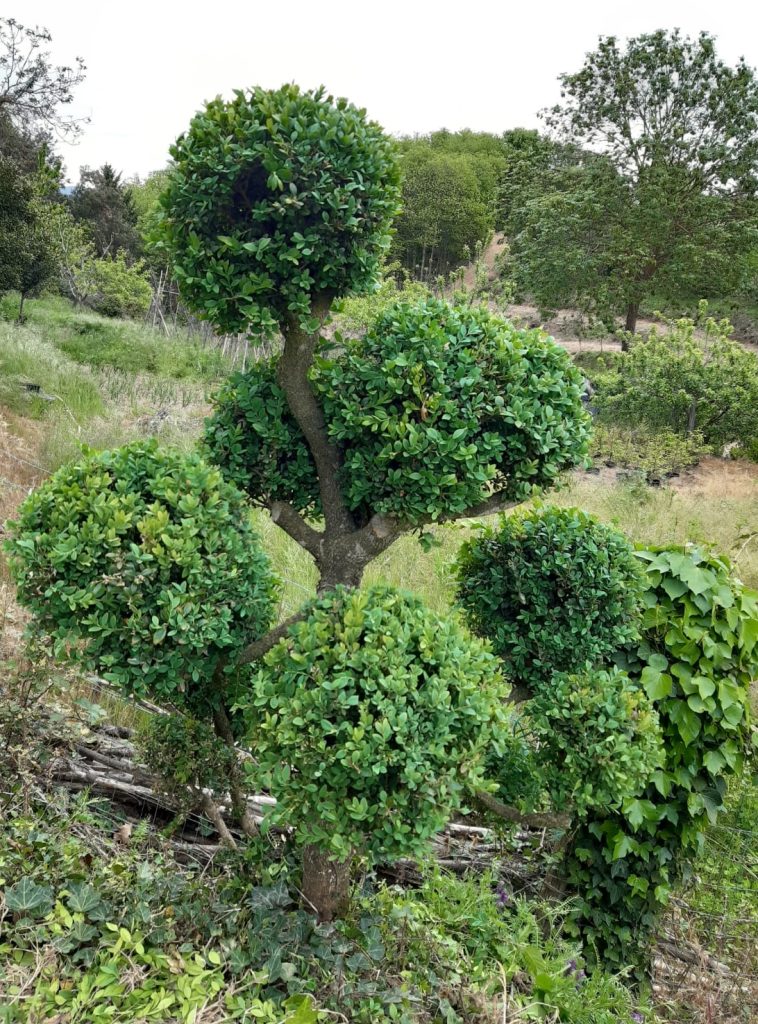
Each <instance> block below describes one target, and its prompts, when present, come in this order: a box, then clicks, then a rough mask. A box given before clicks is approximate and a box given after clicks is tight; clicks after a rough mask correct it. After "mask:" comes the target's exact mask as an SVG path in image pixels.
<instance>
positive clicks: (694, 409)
mask: <svg viewBox="0 0 758 1024" xmlns="http://www.w3.org/2000/svg"><path fill="white" fill-rule="evenodd" d="M706 311H707V306H706V304H705V303H701V310H700V316H699V318H698V320H688V319H682V320H674V321H669V322H668V325H667V333H666V334H665V335H664V334H659V333H658V331H657V330H656V329H655V328H653V329H652V330H651V332H650V335H649V336H648V337H647V338H646V339H641V340H640V341H637V342H635V343H634V344H633V346H632V348H631V351H630V352H628V353H623V354H621V356H620V357H619V358H618V359H617V360H616V361H615V365H614V368H613V369H611V370H610V371H608V372H607V373H605V374H601V375H600V376H598V377H597V378H596V383H597V393H596V395H595V399H594V402H595V405H596V406H597V408H598V410H599V413H600V415H601V417H602V418H604V419H608V420H610V421H611V422H613V423H619V422H621V423H624V424H629V425H631V426H633V427H635V428H636V427H639V425H640V423H643V424H645V425H647V426H648V427H650V428H652V429H653V430H659V429H667V430H673V431H674V432H675V433H677V434H689V433H691V432H693V431H695V430H697V431H699V432H700V433H701V434H702V437H703V439H704V441H705V443H706V444H708V445H711V446H713V447H716V448H722V447H723V446H724V445H725V444H728V443H729V442H732V441H747V440H748V439H749V438H751V437H755V436H756V434H758V356H756V354H755V353H754V352H750V351H749V350H748V349H746V348H745V347H744V346H743V345H740V344H739V343H738V342H736V341H733V340H732V339H731V338H730V337H729V335H730V333H731V329H732V328H731V325H730V324H729V322H728V321H726V320H721V321H718V322H717V321H716V320H714V319H713V318H712V317H707V316H706ZM696 329H697V330H698V331H699V332H701V333H696Z"/></svg>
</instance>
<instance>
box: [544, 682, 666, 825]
mask: <svg viewBox="0 0 758 1024" xmlns="http://www.w3.org/2000/svg"><path fill="white" fill-rule="evenodd" d="M526 719H527V721H526V724H525V731H526V734H527V736H528V737H529V740H530V741H531V744H532V745H533V748H534V764H535V767H536V774H537V778H538V780H539V782H540V783H541V785H542V786H543V787H544V789H545V791H546V792H547V793H548V794H549V796H550V799H551V801H552V802H553V804H554V805H555V806H557V807H559V808H561V809H570V810H571V812H572V815H573V816H574V818H575V819H582V818H586V817H587V816H588V815H592V814H597V813H598V812H602V811H610V810H614V809H618V808H620V807H622V806H624V805H625V804H626V802H627V801H628V800H630V799H631V798H633V797H635V796H637V794H638V793H639V792H640V790H641V789H644V787H645V786H646V785H647V783H648V782H649V781H650V778H651V777H652V774H653V772H654V771H655V770H656V769H657V768H659V767H660V766H661V764H662V763H663V745H662V742H661V733H660V729H659V728H658V715H657V714H656V712H655V711H654V710H653V708H652V705H651V703H650V700H649V698H648V697H647V695H646V694H645V692H644V690H643V689H642V688H641V687H640V686H639V684H638V683H636V682H634V681H632V680H631V679H630V678H629V677H628V676H627V675H626V673H624V672H622V671H620V670H619V669H611V670H610V671H606V670H604V669H596V670H593V671H590V672H586V673H585V674H584V675H566V674H560V675H557V676H554V677H553V679H552V682H551V685H550V687H549V688H545V689H544V690H543V691H542V692H541V693H540V694H539V695H538V696H536V697H534V698H533V700H531V701H530V702H529V706H528V709H527V711H526Z"/></svg>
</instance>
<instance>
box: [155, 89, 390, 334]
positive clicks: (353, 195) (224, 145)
mask: <svg viewBox="0 0 758 1024" xmlns="http://www.w3.org/2000/svg"><path fill="white" fill-rule="evenodd" d="M171 156H172V157H173V161H174V163H173V166H172V168H171V173H170V176H169V182H168V185H167V188H166V191H165V193H164V194H163V196H162V200H161V202H162V206H163V211H164V213H163V220H162V236H163V242H162V244H163V246H165V248H166V249H167V250H168V253H169V256H170V257H171V260H172V263H173V268H174V273H175V274H176V277H177V279H178V281H179V284H180V287H181V289H182V293H183V295H184V296H185V298H186V299H187V301H188V302H189V303H190V305H191V306H192V307H193V308H194V309H195V310H197V311H198V312H199V313H200V314H201V315H202V316H204V317H205V318H207V319H209V320H211V321H212V322H213V323H215V324H216V326H217V327H219V329H220V330H222V331H225V332H229V333H247V332H250V333H258V334H260V333H267V332H271V331H273V330H275V329H276V327H277V325H278V323H279V320H280V319H281V317H282V316H291V315H295V316H296V317H299V318H300V320H301V322H302V323H303V325H304V326H307V324H308V321H309V320H310V317H311V300H312V298H313V296H315V295H319V294H325V293H328V294H329V295H331V296H332V297H334V296H339V295H347V294H349V293H351V292H354V291H361V290H366V288H368V287H369V286H370V285H371V284H372V283H373V280H374V278H375V275H376V271H377V265H378V261H379V258H380V257H381V255H382V254H383V253H384V252H385V251H386V249H387V247H388V245H389V241H390V234H389V227H390V223H391V221H392V218H393V217H394V216H395V214H396V212H397V210H398V205H399V198H400V171H399V166H398V161H397V157H396V150H395V144H394V143H393V141H392V140H391V139H389V138H388V137H387V136H385V135H384V133H383V132H382V130H381V128H380V127H379V125H377V124H376V123H375V122H373V121H369V120H367V118H366V113H365V111H363V110H359V109H357V108H356V107H354V106H352V104H350V103H348V102H347V100H344V99H338V100H335V99H333V98H332V97H331V96H328V95H327V94H326V93H325V91H324V90H323V89H316V90H314V91H312V92H308V91H301V90H300V89H299V88H298V86H296V85H294V84H290V85H285V86H282V87H281V88H280V89H274V90H267V89H261V88H255V89H252V90H251V91H249V92H245V91H242V90H237V91H236V92H235V94H234V99H233V100H231V101H230V102H226V101H224V100H222V99H221V98H220V97H217V98H216V99H214V100H212V101H211V102H210V103H208V104H207V105H206V106H205V108H204V109H203V110H201V111H200V112H199V113H198V114H196V115H195V117H194V118H193V120H192V122H191V124H190V127H189V130H188V131H187V132H186V133H185V134H183V135H181V136H180V137H179V139H178V140H177V141H176V143H175V144H174V146H172V147H171ZM316 326H317V325H316ZM314 329H316V328H314Z"/></svg>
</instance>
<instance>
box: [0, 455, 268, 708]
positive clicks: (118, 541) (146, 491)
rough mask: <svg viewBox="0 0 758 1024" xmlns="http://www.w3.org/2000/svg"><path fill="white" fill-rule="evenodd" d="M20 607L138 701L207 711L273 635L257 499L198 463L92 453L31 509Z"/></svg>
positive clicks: (21, 546) (16, 530)
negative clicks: (220, 671) (245, 655)
mask: <svg viewBox="0 0 758 1024" xmlns="http://www.w3.org/2000/svg"><path fill="white" fill-rule="evenodd" d="M11 530H12V532H11V539H10V540H9V542H8V544H7V549H8V551H9V553H10V561H11V568H12V571H13V573H14V576H15V578H16V582H17V584H18V594H19V600H20V601H21V603H22V604H23V605H25V606H26V607H27V608H29V609H30V610H31V611H32V613H33V615H34V619H35V623H36V626H37V628H38V630H39V631H40V632H42V633H44V634H47V635H48V636H50V637H51V638H52V639H53V641H54V643H55V649H56V652H57V653H58V654H59V655H61V656H68V657H70V658H72V659H74V660H75V661H77V662H78V663H80V664H81V665H83V666H84V667H85V668H87V669H89V670H91V671H95V672H98V673H100V674H101V675H103V676H104V677H105V678H106V679H109V680H111V681H113V682H115V683H118V684H119V685H120V686H122V687H123V688H124V689H125V690H127V691H129V692H130V693H134V694H137V695H140V696H141V695H149V696H151V697H153V698H155V699H157V700H166V701H170V702H172V703H175V704H179V705H184V706H187V707H190V708H192V709H194V710H195V711H198V712H199V711H205V712H207V710H208V708H209V707H211V706H212V705H213V703H214V702H215V701H216V700H217V699H218V694H217V693H215V692H213V690H212V688H211V687H212V679H213V674H214V671H215V670H216V668H217V666H218V665H219V662H220V661H222V660H224V659H229V660H231V659H233V656H234V654H235V653H236V652H237V651H239V650H240V649H241V648H242V647H243V646H244V645H245V644H246V643H247V642H248V641H251V640H254V639H256V638H257V637H259V636H260V635H262V633H264V632H265V631H266V629H267V628H268V626H269V623H270V622H271V619H272V616H273V612H274V590H275V587H274V581H273V577H272V575H271V570H270V568H269V563H268V559H267V558H266V556H265V554H264V552H263V551H262V549H261V548H260V546H259V541H258V537H257V535H256V533H255V532H254V530H253V528H252V525H251V522H250V510H249V506H248V504H247V502H246V500H245V498H244V497H243V495H242V494H241V493H240V492H239V491H238V490H237V489H236V488H235V487H233V486H231V485H230V484H228V483H226V482H224V480H223V479H222V477H221V474H220V472H219V471H218V470H217V469H214V468H212V467H211V466H209V465H207V463H205V462H204V461H203V460H202V459H201V458H200V457H199V456H197V455H194V454H193V455H185V454H182V453H179V452H175V451H170V450H163V449H160V448H158V446H157V445H156V443H155V442H154V441H147V442H136V443H134V444H130V445H127V446H126V447H123V448H118V449H116V450H114V451H105V452H94V451H92V450H85V452H84V455H83V456H82V458H81V459H80V460H79V461H78V462H75V463H73V464H70V465H67V466H64V467H63V468H61V469H59V470H58V472H57V473H55V474H54V475H53V476H52V477H51V478H50V479H49V480H47V481H46V482H45V483H44V484H42V486H41V487H39V488H37V490H36V491H34V492H33V493H32V494H31V495H30V496H29V497H28V498H27V499H26V501H25V502H24V503H23V505H22V506H21V508H20V510H19V515H18V521H17V522H15V523H14V524H12V527H11Z"/></svg>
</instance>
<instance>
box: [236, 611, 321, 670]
mask: <svg viewBox="0 0 758 1024" xmlns="http://www.w3.org/2000/svg"><path fill="white" fill-rule="evenodd" d="M305 615H306V611H305V609H303V610H302V611H299V612H297V613H296V614H295V615H290V617H289V618H288V619H285V620H284V622H280V623H279V625H278V626H275V627H274V628H273V629H270V630H269V631H268V633H266V634H265V636H262V637H261V638H260V640H254V641H253V643H251V644H248V645H247V647H245V648H243V650H242V652H241V653H240V656H239V658H237V662H236V663H237V665H249V664H250V662H251V661H257V660H258V659H259V658H262V657H263V655H264V654H266V652H267V651H270V650H271V648H272V647H274V646H275V645H276V644H278V643H279V641H280V640H281V639H282V637H284V636H285V635H286V633H287V630H288V629H289V628H290V626H294V625H295V623H296V622H300V621H302V619H304V618H305Z"/></svg>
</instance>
